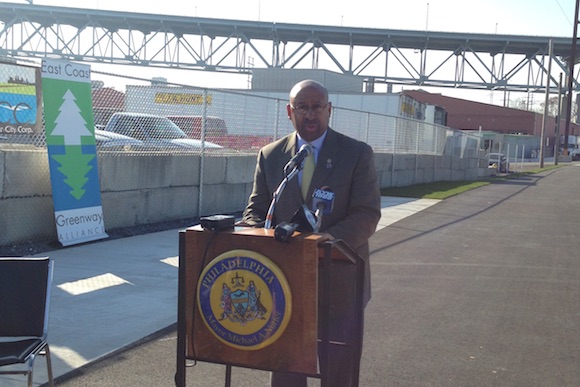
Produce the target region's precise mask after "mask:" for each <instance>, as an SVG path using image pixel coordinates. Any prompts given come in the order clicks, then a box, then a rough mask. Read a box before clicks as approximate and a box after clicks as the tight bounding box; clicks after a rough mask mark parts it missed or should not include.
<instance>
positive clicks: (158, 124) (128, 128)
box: [105, 112, 222, 150]
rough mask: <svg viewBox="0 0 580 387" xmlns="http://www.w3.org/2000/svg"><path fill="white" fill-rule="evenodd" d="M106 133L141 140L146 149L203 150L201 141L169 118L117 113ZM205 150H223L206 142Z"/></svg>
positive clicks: (111, 119) (108, 124)
mask: <svg viewBox="0 0 580 387" xmlns="http://www.w3.org/2000/svg"><path fill="white" fill-rule="evenodd" d="M105 131H107V132H113V133H117V134H121V135H124V136H129V137H132V138H134V139H137V140H140V141H141V142H142V144H143V148H145V149H153V150H157V149H184V150H187V149H196V150H199V149H201V148H202V142H201V140H197V139H192V138H189V137H187V135H186V134H185V133H184V132H183V131H182V130H181V129H179V128H178V127H177V125H175V124H174V123H173V122H171V120H169V119H168V118H167V117H162V116H156V115H152V114H143V113H125V112H123V113H115V114H113V115H112V116H111V118H110V119H109V122H107V125H105ZM204 146H205V148H209V149H221V148H222V146H221V145H218V144H214V143H212V142H209V141H205V143H204Z"/></svg>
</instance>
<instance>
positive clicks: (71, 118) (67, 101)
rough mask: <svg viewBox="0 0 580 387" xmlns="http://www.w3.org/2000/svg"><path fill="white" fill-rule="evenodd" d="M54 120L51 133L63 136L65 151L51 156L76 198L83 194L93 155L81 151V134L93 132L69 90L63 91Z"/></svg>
mask: <svg viewBox="0 0 580 387" xmlns="http://www.w3.org/2000/svg"><path fill="white" fill-rule="evenodd" d="M54 122H55V126H54V130H53V131H52V135H53V136H63V138H64V146H65V153H64V154H62V155H52V158H53V159H54V160H56V162H58V163H59V165H60V167H58V170H59V171H60V172H61V173H62V174H63V175H64V176H65V179H64V182H65V183H66V184H67V185H68V186H69V187H71V191H70V194H71V195H72V196H73V197H74V198H76V199H77V200H78V199H80V198H82V197H83V195H84V194H85V190H84V188H83V187H84V185H85V184H86V183H87V181H88V180H89V179H88V178H87V174H88V173H89V171H90V170H91V169H92V166H91V165H89V163H90V162H91V160H93V159H94V158H95V155H94V154H88V155H85V154H83V153H82V148H81V136H92V135H93V134H92V133H91V131H90V130H88V129H87V123H86V121H85V119H84V118H83V116H82V115H81V109H80V108H79V107H78V106H77V104H76V98H75V96H74V94H73V93H72V92H71V91H70V90H67V91H66V92H65V94H64V96H63V103H62V105H60V108H59V114H58V116H57V117H56V119H55V121H54Z"/></svg>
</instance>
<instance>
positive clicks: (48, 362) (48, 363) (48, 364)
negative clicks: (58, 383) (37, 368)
mask: <svg viewBox="0 0 580 387" xmlns="http://www.w3.org/2000/svg"><path fill="white" fill-rule="evenodd" d="M44 355H45V357H46V370H47V374H48V385H49V386H50V387H54V379H53V378H52V359H51V357H50V348H49V347H48V343H46V346H45V347H44Z"/></svg>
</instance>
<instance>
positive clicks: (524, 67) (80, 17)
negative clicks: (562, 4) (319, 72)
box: [0, 3, 580, 93]
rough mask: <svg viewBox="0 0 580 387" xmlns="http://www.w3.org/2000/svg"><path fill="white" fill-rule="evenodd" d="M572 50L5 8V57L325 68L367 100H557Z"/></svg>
mask: <svg viewBox="0 0 580 387" xmlns="http://www.w3.org/2000/svg"><path fill="white" fill-rule="evenodd" d="M550 41H552V55H550V52H549V42H550ZM571 44H572V38H571V37H570V38H564V37H547V36H517V35H498V34H467V33H448V32H433V31H405V30H390V29H373V28H354V27H338V26H322V25H301V24H285V23H271V22H253V21H242V20H222V19H210V18H199V17H183V16H166V15H153V14H143V13H129V12H116V11H102V10H91V9H79V8H65V7H53V6H40V5H32V4H16V3H0V58H1V57H8V58H20V59H23V58H28V59H31V58H37V59H38V58H47V57H50V58H62V59H68V60H74V61H82V62H86V63H107V64H126V65H132V66H152V67H163V68H174V69H190V70H209V71H219V72H230V73H239V74H251V73H252V70H253V69H254V68H274V69H326V70H329V71H334V72H338V73H342V74H349V75H355V76H360V77H362V78H363V79H364V81H365V87H366V91H374V90H375V87H377V85H381V84H383V85H417V86H421V85H423V86H434V87H454V88H466V89H479V90H501V91H515V92H527V93H530V92H545V91H546V87H547V86H548V85H549V87H550V92H552V93H557V92H558V85H559V77H560V74H563V75H562V77H563V85H564V87H565V92H567V91H568V90H567V88H566V86H565V85H567V84H568V79H569V78H567V77H568V73H569V72H568V65H569V64H568V61H569V58H570V55H571V54H570V53H571ZM550 57H551V58H552V62H551V66H550V65H549V59H550ZM549 68H550V69H551V72H550V74H548V69H549ZM573 68H574V67H573ZM576 68H577V67H576ZM572 90H573V91H580V86H579V83H578V76H575V77H573V79H572Z"/></svg>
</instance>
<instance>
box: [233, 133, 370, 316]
mask: <svg viewBox="0 0 580 387" xmlns="http://www.w3.org/2000/svg"><path fill="white" fill-rule="evenodd" d="M295 153H296V133H291V134H290V135H288V136H286V137H284V138H282V139H280V140H278V141H275V142H273V143H271V144H268V145H266V146H265V147H264V148H262V149H261V150H260V152H259V154H258V161H257V164H256V172H255V176H254V185H253V190H252V193H251V195H250V198H249V201H248V205H247V207H246V209H245V210H244V214H243V222H245V223H248V224H252V225H256V226H261V225H263V221H264V220H265V218H266V214H267V212H268V207H269V206H270V202H271V201H272V195H273V193H274V191H275V190H276V188H278V185H279V184H280V182H281V181H282V180H283V179H284V165H286V163H287V162H288V161H289V160H290V159H291V158H292V156H294V154H295ZM324 186H327V187H330V189H331V190H332V191H333V192H334V193H335V200H334V208H333V211H332V213H331V214H328V215H323V218H322V225H321V229H320V232H324V233H329V234H331V235H332V236H334V237H335V238H336V239H342V240H344V241H345V242H346V243H347V244H348V245H350V246H351V247H352V248H353V249H354V250H355V251H356V252H357V253H358V254H359V255H360V256H361V258H363V260H365V263H366V264H365V284H364V289H365V293H364V303H365V305H366V303H367V302H368V300H369V299H370V267H369V264H368V259H369V245H368V239H369V238H370V237H371V235H372V234H373V233H374V232H375V229H376V226H377V224H378V222H379V219H380V217H381V204H380V202H381V198H380V189H379V184H378V177H377V173H376V169H375V164H374V155H373V151H372V148H371V147H370V146H369V145H368V144H365V143H363V142H360V141H357V140H355V139H353V138H350V137H348V136H345V135H343V134H341V133H338V132H336V131H334V130H332V129H330V128H329V129H328V133H327V135H326V138H325V140H324V143H323V145H322V149H321V150H320V152H319V154H318V161H317V163H316V168H315V170H314V175H313V176H312V182H311V184H310V189H309V193H308V196H307V200H306V204H307V206H308V207H309V208H310V206H311V201H312V193H313V191H314V190H315V189H316V188H321V187H324ZM302 204H304V200H303V199H302V194H301V192H300V186H299V184H298V179H297V178H294V179H292V180H291V181H290V182H289V183H288V185H287V186H286V188H285V189H284V191H283V192H282V194H281V195H280V199H279V201H278V203H277V204H276V207H275V212H274V219H273V222H272V224H273V225H274V226H275V225H277V224H278V223H280V222H283V221H286V222H290V221H291V219H292V217H293V215H294V213H295V212H296V211H297V210H298V209H299V208H300V206H301V205H302Z"/></svg>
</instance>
